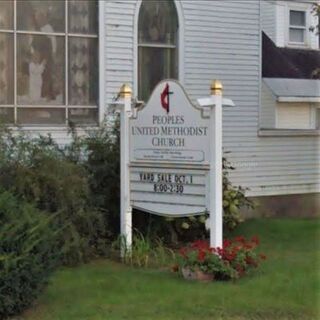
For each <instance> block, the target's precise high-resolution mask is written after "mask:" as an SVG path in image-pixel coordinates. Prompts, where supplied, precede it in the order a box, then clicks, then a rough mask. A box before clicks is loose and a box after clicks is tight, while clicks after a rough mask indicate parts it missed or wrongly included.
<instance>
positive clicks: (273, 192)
mask: <svg viewBox="0 0 320 320" xmlns="http://www.w3.org/2000/svg"><path fill="white" fill-rule="evenodd" d="M290 187H293V188H294V187H296V185H285V186H270V187H267V188H266V187H265V188H262V187H258V188H256V190H248V191H246V196H247V197H263V196H281V195H291V194H311V193H320V184H312V187H308V185H307V184H302V185H300V188H299V190H290Z"/></svg>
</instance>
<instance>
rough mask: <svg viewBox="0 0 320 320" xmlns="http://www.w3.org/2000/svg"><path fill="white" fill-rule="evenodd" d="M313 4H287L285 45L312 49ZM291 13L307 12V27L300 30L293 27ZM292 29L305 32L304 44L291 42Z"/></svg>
mask: <svg viewBox="0 0 320 320" xmlns="http://www.w3.org/2000/svg"><path fill="white" fill-rule="evenodd" d="M311 5H312V4H311V3H306V2H304V3H301V2H300V3H297V2H287V3H286V8H285V10H286V13H285V21H284V22H285V25H284V28H285V33H284V36H285V39H284V40H285V41H284V43H285V45H286V46H289V47H300V48H301V47H302V48H306V47H311V34H310V32H309V27H310V24H311V21H310V19H311ZM290 11H304V12H305V23H306V24H305V27H304V28H303V29H302V28H301V29H300V28H299V27H298V26H291V25H290ZM290 28H295V29H300V30H304V31H305V32H304V42H291V41H290Z"/></svg>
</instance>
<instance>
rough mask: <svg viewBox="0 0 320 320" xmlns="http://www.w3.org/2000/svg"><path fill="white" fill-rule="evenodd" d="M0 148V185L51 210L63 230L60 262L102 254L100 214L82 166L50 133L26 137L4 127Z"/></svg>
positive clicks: (103, 230) (103, 225)
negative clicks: (92, 199) (91, 197)
mask: <svg viewBox="0 0 320 320" xmlns="http://www.w3.org/2000/svg"><path fill="white" fill-rule="evenodd" d="M0 147H2V148H1V149H0V187H2V188H3V189H6V190H11V192H12V193H14V194H15V195H16V196H17V197H19V199H22V200H24V201H27V202H30V203H34V204H35V206H36V207H37V208H38V209H39V210H42V211H45V212H47V214H48V215H54V217H55V219H54V223H55V224H56V225H57V227H58V228H63V229H64V232H63V234H62V237H61V239H60V246H61V250H62V253H63V262H64V263H65V264H75V263H78V262H81V261H84V260H87V259H88V258H90V257H91V256H93V255H97V254H101V253H104V252H105V250H106V236H107V230H106V223H105V218H104V216H105V213H104V212H102V211H100V210H98V209H96V207H95V206H93V205H92V204H91V203H90V201H91V199H90V195H91V192H90V187H89V175H88V172H87V170H86V169H85V168H84V167H83V166H82V165H80V164H78V163H76V162H75V161H73V160H72V159H70V158H69V155H68V154H67V152H66V151H65V150H64V149H61V148H60V147H59V146H58V145H57V144H55V142H54V141H53V140H52V139H51V137H50V136H48V137H38V138H30V137H28V136H27V135H25V134H23V133H21V134H13V133H12V132H10V131H7V130H4V131H3V132H2V134H1V135H0Z"/></svg>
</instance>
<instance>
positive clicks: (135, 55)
mask: <svg viewBox="0 0 320 320" xmlns="http://www.w3.org/2000/svg"><path fill="white" fill-rule="evenodd" d="M172 2H173V4H174V5H175V9H176V13H177V18H178V25H179V27H178V33H177V43H176V45H175V46H174V47H175V48H176V49H177V50H178V53H177V60H178V61H177V68H178V79H177V80H178V81H179V82H180V83H181V84H182V85H184V16H183V10H182V4H181V2H180V1H177V0H172ZM141 4H142V0H138V1H137V3H136V9H135V19H134V41H133V45H134V48H133V59H134V67H133V93H134V95H135V96H138V82H139V61H138V59H139V54H138V51H139V39H138V37H139V13H140V8H141ZM156 46H157V44H153V45H149V47H156ZM159 46H160V47H162V48H164V46H168V47H171V48H172V45H171V46H170V45H162V44H159ZM145 47H148V44H145Z"/></svg>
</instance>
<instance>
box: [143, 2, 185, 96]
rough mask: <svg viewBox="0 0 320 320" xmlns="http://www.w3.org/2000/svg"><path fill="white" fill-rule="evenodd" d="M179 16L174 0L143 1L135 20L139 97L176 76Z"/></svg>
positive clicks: (148, 93) (148, 94) (147, 94)
mask: <svg viewBox="0 0 320 320" xmlns="http://www.w3.org/2000/svg"><path fill="white" fill-rule="evenodd" d="M178 27H179V24H178V15H177V11H176V7H175V4H174V1H173V0H158V1H148V0H142V3H141V7H140V12H139V23H138V97H139V99H141V100H144V101H146V100H147V99H148V98H149V96H150V94H151V91H152V90H153V89H154V87H155V86H156V85H157V83H158V82H159V81H161V80H163V79H167V78H171V79H176V78H177V77H178Z"/></svg>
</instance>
